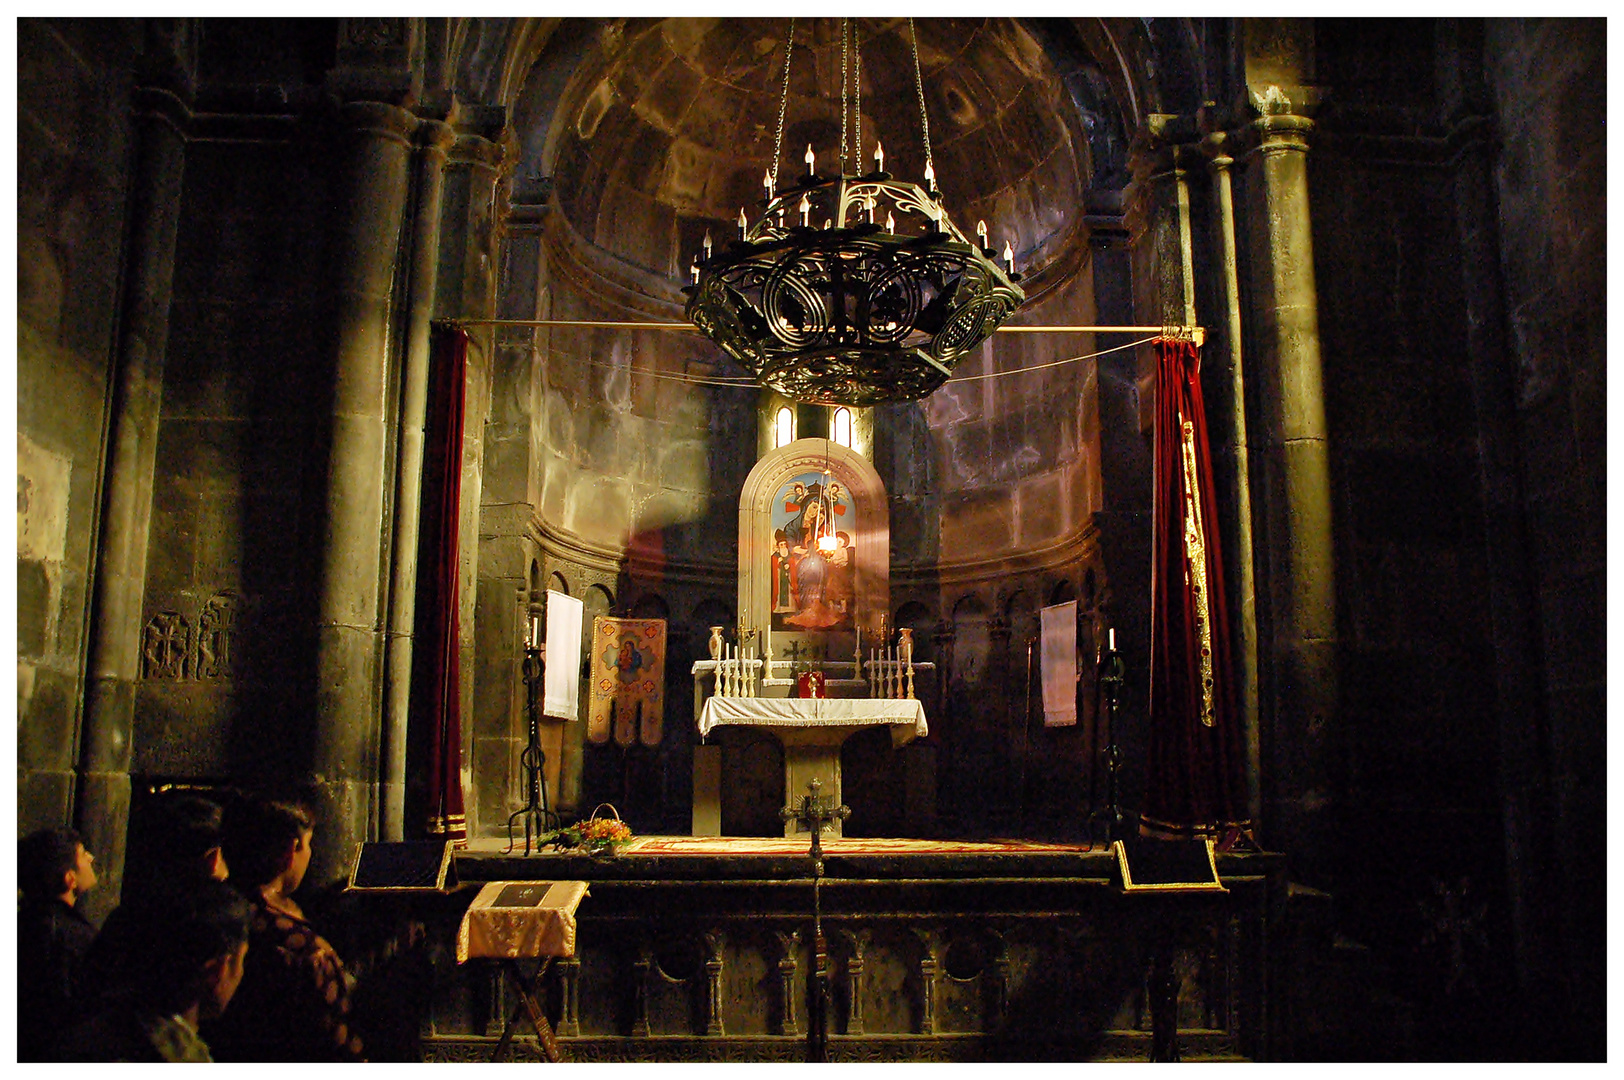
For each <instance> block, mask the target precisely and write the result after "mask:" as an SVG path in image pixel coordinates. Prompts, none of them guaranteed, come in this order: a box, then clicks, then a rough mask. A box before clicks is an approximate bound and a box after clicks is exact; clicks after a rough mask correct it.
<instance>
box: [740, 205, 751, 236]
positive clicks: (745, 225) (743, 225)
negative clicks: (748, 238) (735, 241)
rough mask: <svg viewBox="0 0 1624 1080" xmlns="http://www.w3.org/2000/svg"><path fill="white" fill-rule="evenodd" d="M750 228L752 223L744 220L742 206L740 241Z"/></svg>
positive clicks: (742, 208) (741, 208)
mask: <svg viewBox="0 0 1624 1080" xmlns="http://www.w3.org/2000/svg"><path fill="white" fill-rule="evenodd" d="M749 228H750V223H749V222H748V221H746V220H745V219H744V207H742V206H741V207H739V239H740V240H743V239H744V234H745V232H746V231H747V230H748V229H749Z"/></svg>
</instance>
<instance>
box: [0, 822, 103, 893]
mask: <svg viewBox="0 0 1624 1080" xmlns="http://www.w3.org/2000/svg"><path fill="white" fill-rule="evenodd" d="M95 863H96V857H95V856H94V855H92V854H91V853H90V852H88V851H86V850H85V845H84V841H83V840H81V839H80V837H79V834H78V833H77V832H75V831H74V830H72V829H68V828H58V829H40V830H39V831H37V832H32V833H29V834H28V835H27V836H25V837H23V838H22V840H20V841H19V842H18V844H17V887H18V888H19V889H21V890H22V892H23V895H24V896H26V897H28V898H29V899H31V900H43V899H45V898H47V897H56V898H58V899H60V900H61V901H62V902H63V903H66V904H72V903H73V902H74V901H76V900H78V899H79V897H80V896H81V895H83V894H84V893H87V892H89V891H90V890H91V889H93V888H94V887H95V885H96V865H95Z"/></svg>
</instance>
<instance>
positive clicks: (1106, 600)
mask: <svg viewBox="0 0 1624 1080" xmlns="http://www.w3.org/2000/svg"><path fill="white" fill-rule="evenodd" d="M1086 220H1087V222H1088V231H1089V247H1090V249H1091V250H1090V258H1089V261H1090V263H1091V264H1092V267H1093V274H1094V280H1093V286H1094V307H1095V315H1096V317H1097V318H1098V319H1099V321H1100V322H1101V323H1102V324H1104V325H1107V326H1116V325H1120V326H1132V325H1136V324H1138V323H1140V322H1141V320H1140V318H1139V317H1138V311H1137V309H1136V307H1135V305H1134V295H1133V294H1134V274H1133V250H1132V247H1131V245H1132V243H1133V240H1134V237H1135V235H1136V232H1137V231H1138V230H1137V228H1135V227H1131V226H1138V225H1139V223H1140V215H1139V214H1138V213H1137V212H1135V213H1133V214H1130V213H1128V212H1127V210H1126V209H1125V207H1124V200H1123V197H1122V194H1121V193H1119V192H1092V193H1090V195H1089V199H1088V204H1087V219H1086ZM1113 343H1117V344H1120V342H1111V341H1110V340H1108V339H1107V340H1102V341H1101V342H1100V343H1099V345H1098V346H1097V347H1106V346H1108V345H1110V344H1113ZM1097 363H1098V378H1097V379H1096V380H1095V390H1094V393H1095V408H1096V412H1097V414H1098V417H1099V451H1098V452H1099V462H1100V490H1101V509H1099V510H1097V511H1095V513H1094V516H1093V525H1094V527H1095V528H1096V529H1097V530H1098V531H1099V550H1100V554H1099V561H1100V567H1101V571H1102V573H1101V580H1100V583H1099V585H1100V600H1099V602H1098V604H1097V609H1098V611H1099V614H1100V617H1101V619H1102V620H1103V621H1102V629H1101V632H1102V633H1103V627H1107V626H1111V627H1115V628H1116V632H1117V648H1118V650H1119V651H1120V652H1121V653H1122V659H1123V663H1124V664H1126V665H1127V671H1128V675H1127V681H1126V682H1125V683H1124V685H1123V688H1122V698H1121V701H1120V703H1119V707H1118V710H1117V724H1116V730H1115V734H1116V742H1117V745H1118V746H1119V747H1120V748H1121V749H1122V753H1123V765H1124V767H1123V769H1122V771H1121V772H1120V773H1119V774H1118V781H1119V784H1120V791H1121V794H1122V802H1123V804H1124V805H1127V806H1137V804H1138V800H1139V792H1140V791H1141V790H1142V788H1143V779H1142V777H1143V767H1142V766H1141V764H1140V763H1141V762H1142V761H1143V760H1144V747H1145V724H1144V720H1143V717H1144V715H1145V706H1146V703H1147V701H1148V700H1149V699H1148V691H1149V682H1150V680H1149V670H1150V605H1149V604H1148V603H1134V602H1127V601H1125V600H1123V599H1122V598H1125V597H1148V596H1149V595H1150V516H1151V504H1150V491H1151V442H1150V436H1149V432H1148V430H1147V426H1146V425H1148V424H1149V423H1150V420H1151V416H1152V414H1151V412H1150V405H1151V403H1150V402H1149V400H1147V395H1148V394H1149V392H1150V386H1149V385H1148V384H1146V383H1144V382H1143V381H1142V379H1141V375H1142V373H1144V372H1146V371H1152V370H1154V369H1153V368H1149V367H1147V360H1146V358H1143V357H1141V356H1138V355H1136V354H1135V353H1132V352H1114V353H1109V354H1107V355H1105V356H1102V357H1101V358H1100V359H1099V360H1098V361H1097ZM1095 768H1096V769H1098V768H1099V765H1098V763H1097V761H1096V764H1095ZM1099 790H1101V791H1103V790H1104V789H1103V785H1102V787H1101V788H1100V789H1099ZM1102 797H1103V796H1102Z"/></svg>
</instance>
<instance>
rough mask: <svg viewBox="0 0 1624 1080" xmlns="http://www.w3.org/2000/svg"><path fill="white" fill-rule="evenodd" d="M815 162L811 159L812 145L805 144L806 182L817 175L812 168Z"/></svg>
mask: <svg viewBox="0 0 1624 1080" xmlns="http://www.w3.org/2000/svg"><path fill="white" fill-rule="evenodd" d="M815 161H816V159H815V158H813V156H812V144H811V143H807V144H806V178H807V179H808V180H810V179H812V178H813V177H814V176H816V175H818V171H817V169H815V168H813V164H814V162H815Z"/></svg>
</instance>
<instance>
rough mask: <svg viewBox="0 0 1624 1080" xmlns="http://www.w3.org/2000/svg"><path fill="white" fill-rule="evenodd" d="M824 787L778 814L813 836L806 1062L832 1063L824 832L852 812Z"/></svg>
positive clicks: (811, 789)
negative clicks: (797, 804)
mask: <svg viewBox="0 0 1624 1080" xmlns="http://www.w3.org/2000/svg"><path fill="white" fill-rule="evenodd" d="M822 787H823V785H822V783H821V782H819V781H818V780H817V779H816V778H814V779H812V780H811V781H809V782H808V783H807V785H806V790H807V794H805V795H803V796H801V805H800V807H799V808H796V807H794V806H786V807H784V809H783V810H781V811H780V812H779V816H780V817H782V818H783V819H784V820H785V821H789V820H791V819H793V820H795V821H797V822H799V823H800V825H801V827H802V828H804V829H806V830H807V831H808V832H810V833H811V834H812V846H811V848H810V849H808V851H807V857H808V858H810V859H811V860H812V966H811V968H810V969H809V970H808V971H807V973H806V1060H807V1061H811V1062H827V1061H828V1060H829V1004H828V1002H829V947H828V943H827V942H826V941H825V940H824V937H823V895H822V888H823V830H825V829H827V828H829V827H830V826H831V825H833V824H834V823H835V822H837V821H843V820H845V819H846V817H847V816H848V815H850V814H851V810H850V809H848V808H847V807H845V806H836V805H835V804H834V803H835V801H834V799H832V798H828V797H825V796H822V795H820V794H819V791H820V789H821V788H822Z"/></svg>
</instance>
